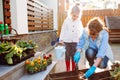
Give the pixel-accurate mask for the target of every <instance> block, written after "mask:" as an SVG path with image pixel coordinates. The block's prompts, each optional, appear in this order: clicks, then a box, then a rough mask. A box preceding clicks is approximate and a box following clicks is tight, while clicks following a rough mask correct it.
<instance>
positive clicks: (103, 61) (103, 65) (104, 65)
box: [99, 56, 109, 68]
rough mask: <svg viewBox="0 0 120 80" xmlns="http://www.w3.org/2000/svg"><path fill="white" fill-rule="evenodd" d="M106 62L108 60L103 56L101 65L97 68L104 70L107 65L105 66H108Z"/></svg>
mask: <svg viewBox="0 0 120 80" xmlns="http://www.w3.org/2000/svg"><path fill="white" fill-rule="evenodd" d="M108 60H109V59H108V57H106V56H105V57H104V58H103V60H102V62H101V64H100V65H99V67H100V68H106V67H107V66H108V65H107V64H108Z"/></svg>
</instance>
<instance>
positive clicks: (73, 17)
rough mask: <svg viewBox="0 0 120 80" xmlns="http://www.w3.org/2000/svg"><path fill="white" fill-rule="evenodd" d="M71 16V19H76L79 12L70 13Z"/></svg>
mask: <svg viewBox="0 0 120 80" xmlns="http://www.w3.org/2000/svg"><path fill="white" fill-rule="evenodd" d="M71 16H72V19H73V21H75V20H76V19H78V17H79V13H71Z"/></svg>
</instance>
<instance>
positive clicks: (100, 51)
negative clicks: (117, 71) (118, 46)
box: [96, 30, 109, 58]
mask: <svg viewBox="0 0 120 80" xmlns="http://www.w3.org/2000/svg"><path fill="white" fill-rule="evenodd" d="M108 39H109V35H108V32H107V31H106V30H104V32H103V33H102V40H101V44H100V46H99V48H98V53H97V56H96V57H97V58H98V57H99V58H104V56H105V53H106V49H107V48H108Z"/></svg>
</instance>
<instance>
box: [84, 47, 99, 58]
mask: <svg viewBox="0 0 120 80" xmlns="http://www.w3.org/2000/svg"><path fill="white" fill-rule="evenodd" d="M85 54H86V57H87V58H95V57H96V54H97V51H96V50H95V49H93V48H88V49H87V50H86V52H85Z"/></svg>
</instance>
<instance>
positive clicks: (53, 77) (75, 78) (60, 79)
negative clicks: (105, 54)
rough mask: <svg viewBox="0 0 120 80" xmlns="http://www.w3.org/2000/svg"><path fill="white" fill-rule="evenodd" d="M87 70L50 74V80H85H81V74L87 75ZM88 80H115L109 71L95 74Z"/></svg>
mask: <svg viewBox="0 0 120 80" xmlns="http://www.w3.org/2000/svg"><path fill="white" fill-rule="evenodd" d="M86 71H87V69H83V70H79V71H70V72H61V73H53V74H49V80H84V79H80V76H79V74H80V73H81V72H82V73H85V72H86ZM88 80H114V79H113V78H112V77H110V73H109V71H103V72H99V73H94V74H93V75H92V76H91V77H90V78H89V79H88Z"/></svg>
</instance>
